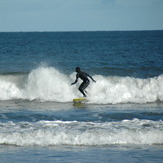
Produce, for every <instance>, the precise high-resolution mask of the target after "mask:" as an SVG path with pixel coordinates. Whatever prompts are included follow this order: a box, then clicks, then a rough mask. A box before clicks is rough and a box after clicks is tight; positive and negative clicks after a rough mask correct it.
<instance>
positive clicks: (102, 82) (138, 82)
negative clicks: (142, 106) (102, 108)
mask: <svg viewBox="0 0 163 163" xmlns="http://www.w3.org/2000/svg"><path fill="white" fill-rule="evenodd" d="M94 78H95V79H96V81H97V82H96V83H95V84H91V85H90V87H89V93H90V96H89V101H90V102H92V103H100V104H107V103H112V104H116V103H148V102H156V101H158V100H160V101H163V75H160V76H158V77H154V78H149V79H139V78H132V77H104V76H101V75H96V76H94Z"/></svg>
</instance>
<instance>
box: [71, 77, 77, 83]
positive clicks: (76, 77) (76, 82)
mask: <svg viewBox="0 0 163 163" xmlns="http://www.w3.org/2000/svg"><path fill="white" fill-rule="evenodd" d="M77 81H78V75H76V80H75V81H74V82H73V83H71V85H73V84H75V83H77Z"/></svg>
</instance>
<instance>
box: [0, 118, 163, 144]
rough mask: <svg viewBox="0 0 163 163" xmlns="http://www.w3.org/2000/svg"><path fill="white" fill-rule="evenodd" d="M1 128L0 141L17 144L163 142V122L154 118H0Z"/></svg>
mask: <svg viewBox="0 0 163 163" xmlns="http://www.w3.org/2000/svg"><path fill="white" fill-rule="evenodd" d="M0 128H1V133H0V144H9V145H18V146H29V145H39V146H49V145H88V146H89V145H114V144H120V145H124V144H125V145H129V144H135V145H144V144H147V145H152V144H162V142H163V137H162V135H163V122H162V121H151V120H139V119H133V120H123V121H121V122H105V123H97V122H96V123H94V122H78V121H39V122H17V123H16V122H15V123H14V122H7V123H1V122H0ZM11 133H12V134H11Z"/></svg>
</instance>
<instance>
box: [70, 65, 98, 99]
mask: <svg viewBox="0 0 163 163" xmlns="http://www.w3.org/2000/svg"><path fill="white" fill-rule="evenodd" d="M75 70H76V72H77V74H76V80H75V81H74V82H73V83H71V85H73V84H75V83H77V81H78V78H80V79H81V80H83V82H82V83H81V85H80V86H79V91H80V92H81V93H82V94H83V96H84V97H86V94H85V92H84V90H85V89H86V87H87V86H88V85H89V83H90V81H89V78H90V79H92V81H94V82H96V81H95V80H94V79H93V78H92V77H91V76H90V75H89V74H87V73H86V72H82V71H81V70H80V67H76V69H75ZM88 77H89V78H88Z"/></svg>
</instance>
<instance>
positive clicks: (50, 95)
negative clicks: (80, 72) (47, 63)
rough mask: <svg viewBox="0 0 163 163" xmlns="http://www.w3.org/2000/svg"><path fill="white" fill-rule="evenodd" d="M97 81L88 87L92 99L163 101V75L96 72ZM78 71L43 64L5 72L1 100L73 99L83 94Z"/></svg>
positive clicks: (0, 82) (0, 80)
mask: <svg viewBox="0 0 163 163" xmlns="http://www.w3.org/2000/svg"><path fill="white" fill-rule="evenodd" d="M93 78H94V79H95V80H96V81H97V82H96V83H94V82H91V84H90V85H89V86H88V88H87V92H88V103H95V104H108V103H110V104H117V103H149V102H156V101H161V102H162V101H163V75H160V76H158V77H154V78H147V79H139V78H133V77H118V76H102V75H94V76H93ZM74 80H75V73H72V74H71V75H67V74H64V73H62V72H60V71H58V70H56V69H55V68H53V67H39V68H37V69H34V70H33V71H31V72H30V73H29V74H5V75H4V74H1V75H0V100H12V99H22V100H40V101H56V102H70V101H72V99H73V98H75V97H80V96H82V95H81V93H80V92H79V91H78V86H79V84H80V82H81V81H78V83H77V84H76V85H74V86H71V83H72V82H73V81H74Z"/></svg>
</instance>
